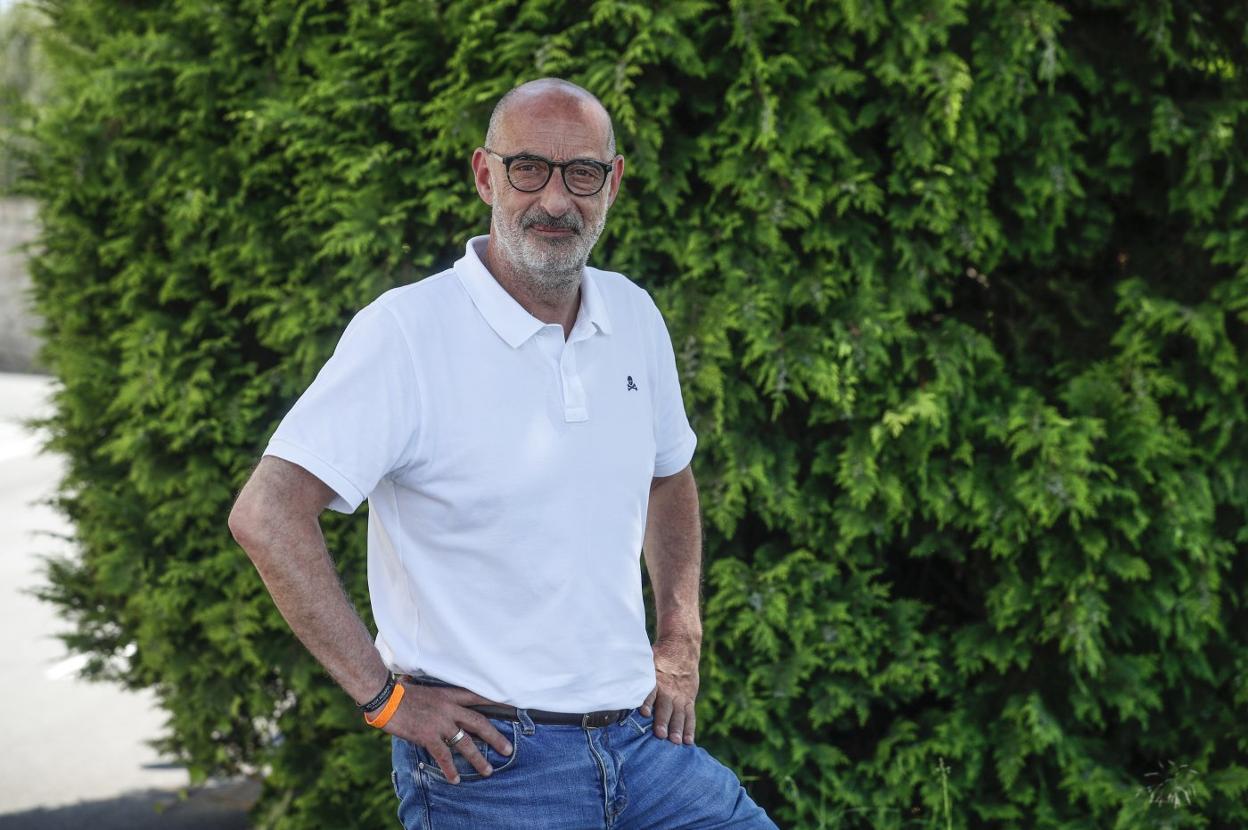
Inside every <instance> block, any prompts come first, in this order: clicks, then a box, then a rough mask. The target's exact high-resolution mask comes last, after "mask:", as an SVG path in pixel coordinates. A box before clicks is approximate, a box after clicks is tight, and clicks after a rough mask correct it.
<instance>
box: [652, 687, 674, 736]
mask: <svg viewBox="0 0 1248 830" xmlns="http://www.w3.org/2000/svg"><path fill="white" fill-rule="evenodd" d="M671 719H672V699H671V698H670V697H669V696H667V695H659V696H658V697H656V698H655V701H654V734H655V735H656V736H658V737H660V738H666V737H667V723H668V721H670V720H671Z"/></svg>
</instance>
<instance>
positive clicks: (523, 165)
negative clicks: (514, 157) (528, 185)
mask: <svg viewBox="0 0 1248 830" xmlns="http://www.w3.org/2000/svg"><path fill="white" fill-rule="evenodd" d="M511 167H512V169H513V170H515V171H516V172H518V173H535V172H537V165H536V164H534V163H533V162H531V161H518V162H516V163H515V164H513V165H512V166H511Z"/></svg>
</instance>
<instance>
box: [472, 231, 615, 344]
mask: <svg viewBox="0 0 1248 830" xmlns="http://www.w3.org/2000/svg"><path fill="white" fill-rule="evenodd" d="M489 238H490V237H489V236H488V235H486V236H474V237H473V238H472V239H469V240H468V244H467V245H466V246H465V249H464V256H463V257H462V258H461V259H459V260H457V261H456V262H455V275H456V277H458V278H459V281H460V283H461V284H462V285H463V286H464V289H465V290H466V291H467V292H468V296H469V297H471V298H472V302H473V304H474V305H476V307H477V310H479V311H480V312H481V316H482V317H484V318H485V320H486V322H488V323H489V324H490V327H491V328H493V329H494V331H496V332H498V336H499V337H501V338H503V340H505V341H507V344H508V345H509V346H511V347H512V348H513V349H515V348H519V347H520V346H521V345H522V344H523V343H524V342H525V341H526V340H528V339H529V338H530V337H532V336H533V335H534V334H535V333H536V332H537V331H539V330H540V329H541V328H542V326H544V325H546V324H545V323H543V322H542V321H541V320H539V319H537V318H536V317H534V316H533V315H532V314H530V313H529V312H528V311H526V310H525V308H524V306H522V305H520V303H518V302H516V299H515V297H512V296H511V295H510V294H508V293H507V289H505V288H503V287H502V286H501V285H499V282H498V280H496V279H494V275H493V274H491V273H490V272H489V269H487V268H486V267H485V264H484V263H483V262H482V261H481V257H482V256H483V255H484V254H485V244H486V241H487V240H489ZM582 318H584V319H586V320H588V321H589V322H590V323H592V324H593V325H594V326H596V327H597V328H598V330H599V331H601V332H602V333H603V334H610V333H611V319H610V317H608V316H607V304H606V303H605V302H604V301H603V298H602V292H601V291H600V290H599V289H598V285H597V283H596V282H595V281H594V279H593V277H591V276H590V269H589V268H585V269H583V270H582V271H581V306H580V308H579V309H577V312H576V322H577V326H576V327H577V328H580V327H581V326H582V325H584V323H582Z"/></svg>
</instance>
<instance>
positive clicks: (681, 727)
mask: <svg viewBox="0 0 1248 830" xmlns="http://www.w3.org/2000/svg"><path fill="white" fill-rule="evenodd" d="M667 739H668V740H669V741H671V742H672V743H674V744H679V743H684V740H685V707H684V706H683V705H682V706H675V707H673V709H672V719H671V720H670V721H668V724H667Z"/></svg>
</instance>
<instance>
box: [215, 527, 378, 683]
mask: <svg viewBox="0 0 1248 830" xmlns="http://www.w3.org/2000/svg"><path fill="white" fill-rule="evenodd" d="M239 537H241V538H239ZM236 538H238V541H239V544H240V545H242V546H243V548H244V550H246V551H247V555H248V556H250V557H251V560H252V562H254V563H255V565H256V570H258V571H259V572H260V578H261V579H263V580H264V584H265V586H266V587H267V588H268V589H269V593H270V594H272V596H273V601H274V603H275V604H276V605H277V609H278V611H280V612H281V614H282V616H283V617H284V618H285V619H286V622H287V624H289V625H290V628H291V630H292V631H294V633H295V636H297V637H298V638H299V640H300V642H302V643H303V644H304V646H305V647H307V649H308V651H310V652H311V653H312V656H313V657H315V658H316V659H317V660H318V661H320V663H321V665H322V666H324V667H325V669H326V670H327V671H328V672H329V673H330V675H331V676H333V678H334V680H336V681H337V682H338V684H339V685H340V686H342V688H343V689H345V690H346V692H347V694H349V695H351V697H352V698H354V699H355V700H356V701H357V702H360V703H363V702H365V701H367V700H369V699H370V698H372V697H373V695H375V694H377V692H378V691H380V689H381V686H382V684H383V682H384V681H385V677H386V673H387V671H388V669H387V668H386V665H385V663H384V662H382V659H381V655H380V654H378V653H377V648H376V647H375V646H374V645H373V640H372V637H370V636H369V633H368V629H367V628H366V627H365V626H364V622H363V620H361V619H360V616H359V614H357V613H356V611H355V608H354V607H352V605H351V601H350V600H349V599H348V598H347V595H346V593H345V592H344V591H343V589H342V584H341V582H339V580H338V573H337V571H335V570H334V565H333V562H332V561H331V559H330V557H329V551H328V550H327V549H326V547H325V537H324V536H323V535H322V534H321V527H320V523H319V522H318V521H317V520H316V519H315V518H311V519H309V518H302V519H297V518H294V517H286V518H275V520H274V521H272V522H271V523H269V524H266V526H264V527H263V528H261V529H258V530H252V531H251V532H249V533H246V534H237V535H236Z"/></svg>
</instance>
